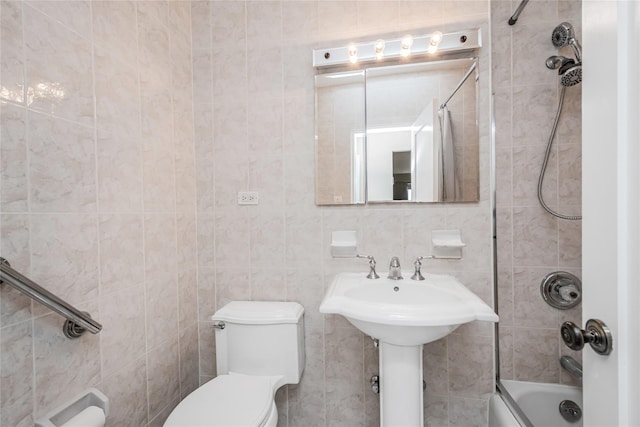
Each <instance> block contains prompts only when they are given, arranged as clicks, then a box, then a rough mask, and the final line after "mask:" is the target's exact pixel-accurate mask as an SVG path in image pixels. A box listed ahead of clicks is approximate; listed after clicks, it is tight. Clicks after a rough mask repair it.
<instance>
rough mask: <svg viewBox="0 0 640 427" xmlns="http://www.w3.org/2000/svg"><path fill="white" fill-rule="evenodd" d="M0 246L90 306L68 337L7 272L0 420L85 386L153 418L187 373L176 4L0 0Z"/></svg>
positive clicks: (187, 191)
mask: <svg viewBox="0 0 640 427" xmlns="http://www.w3.org/2000/svg"><path fill="white" fill-rule="evenodd" d="M0 13H1V19H2V22H1V29H2V34H1V43H2V45H1V46H0V53H1V69H0V72H1V74H0V108H1V110H0V112H1V115H0V118H1V128H2V134H1V139H0V144H1V145H0V148H1V152H0V154H1V156H2V159H1V162H2V163H1V164H2V174H1V176H0V179H1V181H0V190H1V193H2V197H1V200H0V221H1V222H0V228H1V240H0V249H1V254H2V256H3V257H5V258H7V259H8V260H9V261H10V262H11V264H12V265H13V267H15V268H16V269H17V270H18V271H20V272H23V273H24V274H26V275H28V276H30V277H31V278H33V279H34V280H35V281H37V282H39V283H40V284H42V285H43V286H45V287H46V288H48V289H49V290H51V291H52V292H54V293H56V294H58V295H59V296H61V297H62V298H64V299H67V300H68V301H69V302H71V303H72V304H74V305H76V306H77V307H79V308H80V309H82V310H86V311H88V312H90V313H91V315H92V316H93V317H94V318H96V319H97V320H99V321H100V322H101V323H102V324H103V326H104V329H103V331H102V332H101V333H100V334H98V335H91V334H86V335H85V336H83V337H81V338H80V339H77V340H73V341H72V340H69V339H67V338H65V337H64V336H63V335H62V330H61V325H62V322H63V320H62V318H61V317H60V316H58V315H57V314H54V313H52V312H51V311H49V310H47V309H45V308H43V307H42V306H40V305H38V304H36V303H32V302H31V301H30V300H29V299H27V298H26V297H23V296H22V295H20V294H18V293H17V292H16V291H13V290H12V289H11V288H9V287H8V286H6V285H5V286H3V287H2V292H1V295H0V351H1V357H0V388H1V391H0V425H2V426H6V427H16V426H32V425H33V422H34V419H36V418H38V417H40V416H42V415H43V414H45V413H46V412H47V411H49V410H50V409H52V408H54V407H55V406H57V405H59V404H60V403H62V402H63V401H65V400H66V399H68V398H70V397H72V396H73V395H75V394H77V393H79V392H80V391H82V390H83V389H85V388H87V387H97V388H99V389H101V390H102V391H103V392H104V393H106V394H107V395H108V396H109V397H110V399H111V413H110V414H109V418H108V425H109V426H114V427H121V426H145V425H150V426H160V425H162V422H163V421H164V418H165V417H166V415H167V414H168V412H169V411H170V410H171V409H172V408H173V407H174V406H175V404H176V403H177V402H178V400H179V399H180V397H181V396H184V395H186V394H187V393H188V392H190V391H191V390H193V389H194V388H195V387H197V384H198V342H197V340H198V335H197V326H198V325H197V317H196V314H195V313H196V311H197V299H196V291H197V288H196V265H197V264H196V216H195V206H196V202H195V200H196V194H195V171H194V170H195V167H194V163H195V151H194V126H193V123H194V122H193V95H192V61H191V8H190V5H189V3H186V2H166V1H153V2H147V1H141V2H133V1H104V2H103V1H93V2H88V1H80V0H75V1H56V2H51V1H2V3H1V8H0Z"/></svg>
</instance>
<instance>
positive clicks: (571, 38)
mask: <svg viewBox="0 0 640 427" xmlns="http://www.w3.org/2000/svg"><path fill="white" fill-rule="evenodd" d="M551 43H553V45H554V46H555V47H557V48H561V47H565V46H571V48H572V49H573V53H574V54H575V55H576V60H577V61H578V62H581V61H582V46H580V42H579V41H578V39H576V35H575V31H574V30H573V25H571V24H569V23H568V22H563V23H561V24H560V25H558V26H557V27H556V28H554V29H553V32H552V33H551Z"/></svg>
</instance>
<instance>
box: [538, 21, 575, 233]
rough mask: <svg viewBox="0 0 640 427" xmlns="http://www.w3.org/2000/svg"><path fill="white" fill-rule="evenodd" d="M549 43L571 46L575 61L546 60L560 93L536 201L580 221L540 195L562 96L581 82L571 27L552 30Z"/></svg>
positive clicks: (561, 217) (557, 45)
mask: <svg viewBox="0 0 640 427" xmlns="http://www.w3.org/2000/svg"><path fill="white" fill-rule="evenodd" d="M551 43H553V45H554V46H555V47H557V48H562V47H565V46H571V48H572V49H573V53H574V55H575V57H576V58H575V59H573V58H567V57H564V56H560V55H552V56H550V57H548V58H547V60H546V61H545V65H546V66H547V68H548V69H550V70H558V75H560V85H561V86H562V90H561V91H560V99H559V100H558V109H557V110H556V116H555V119H554V120H553V126H552V128H551V134H550V135H549V141H548V142H547V149H546V151H545V154H544V160H543V161H542V168H541V169H540V175H539V176H538V200H539V201H540V205H541V206H542V207H543V208H544V210H546V211H547V212H549V213H550V214H551V215H553V216H555V217H556V218H560V219H566V220H573V221H575V220H581V219H582V216H578V215H563V214H560V213H558V212H556V211H554V210H553V209H551V208H550V207H549V206H548V205H547V204H546V202H545V201H544V197H543V194H542V187H543V181H544V175H545V172H546V170H547V164H548V162H549V156H550V154H551V146H552V144H553V139H554V138H555V136H556V131H557V129H558V122H559V121H560V113H561V112H562V106H563V104H564V95H565V92H566V90H567V87H569V86H575V85H577V84H579V83H580V82H581V81H582V47H581V46H580V42H578V40H577V39H576V36H575V33H574V31H573V26H572V25H571V24H569V23H568V22H563V23H561V24H560V25H558V26H557V27H556V28H554V29H553V33H551Z"/></svg>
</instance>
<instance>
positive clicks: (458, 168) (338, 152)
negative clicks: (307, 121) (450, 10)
mask: <svg viewBox="0 0 640 427" xmlns="http://www.w3.org/2000/svg"><path fill="white" fill-rule="evenodd" d="M477 77H478V75H477V68H476V59H475V58H471V59H467V58H465V59H455V60H446V61H437V62H424V63H416V64H405V65H394V66H384V67H376V68H368V69H366V70H364V71H362V70H360V71H356V72H343V73H330V74H322V75H318V76H316V103H317V117H316V132H317V143H316V148H317V152H316V155H317V159H318V160H317V164H316V166H317V168H316V201H317V203H318V204H350V203H364V202H365V201H366V202H390V201H412V202H460V201H465V202H467V201H477V200H478V193H479V191H478V176H479V174H478V164H479V160H478V125H477V122H478V120H477V119H478V111H477V109H478V108H477V106H478V100H477ZM365 99H366V102H365V103H364V104H361V105H360V106H358V105H357V104H358V103H359V102H362V101H363V100H365ZM365 114H366V120H365ZM365 124H366V130H365ZM335 156H337V157H335ZM342 168H344V169H342ZM365 178H366V180H365Z"/></svg>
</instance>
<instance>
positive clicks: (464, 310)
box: [320, 273, 498, 346]
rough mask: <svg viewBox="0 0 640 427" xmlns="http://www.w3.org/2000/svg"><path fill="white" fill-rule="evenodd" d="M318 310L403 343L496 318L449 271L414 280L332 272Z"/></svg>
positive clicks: (434, 337) (429, 339) (417, 342)
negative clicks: (448, 273)
mask: <svg viewBox="0 0 640 427" xmlns="http://www.w3.org/2000/svg"><path fill="white" fill-rule="evenodd" d="M380 275H381V276H383V274H382V273H381V274H380ZM403 275H404V276H405V277H409V276H411V273H403ZM385 276H386V274H385V275H384V276H383V277H385ZM320 312H321V313H333V314H340V315H342V316H344V317H346V318H347V320H349V322H351V323H352V324H353V325H354V326H355V327H356V328H358V329H359V330H361V331H362V332H364V333H365V334H367V335H370V336H371V337H373V338H377V339H379V340H380V341H384V342H387V343H390V344H395V345H405V346H407V345H420V344H426V343H429V342H432V341H435V340H438V339H440V338H442V337H444V336H446V335H448V334H450V333H451V332H453V331H454V330H455V329H456V328H457V327H458V326H460V325H462V324H464V323H467V322H471V321H474V320H486V321H490V322H497V321H498V316H497V315H496V314H495V312H494V311H493V309H492V308H491V307H489V306H488V305H487V304H485V303H484V302H483V301H482V300H481V299H480V298H478V296H476V295H475V294H474V293H473V292H471V291H470V290H469V289H467V288H466V287H465V286H464V285H463V284H462V283H460V282H459V281H458V280H457V279H456V278H455V277H453V276H448V275H437V274H426V275H425V280H424V281H414V280H411V279H403V280H391V279H386V278H384V279H383V278H380V279H375V280H372V279H367V278H366V277H365V275H364V274H362V273H341V274H338V275H337V276H336V277H335V278H334V280H333V282H332V284H331V287H330V288H329V290H328V292H327V294H326V295H325V298H324V300H323V301H322V304H321V305H320Z"/></svg>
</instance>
